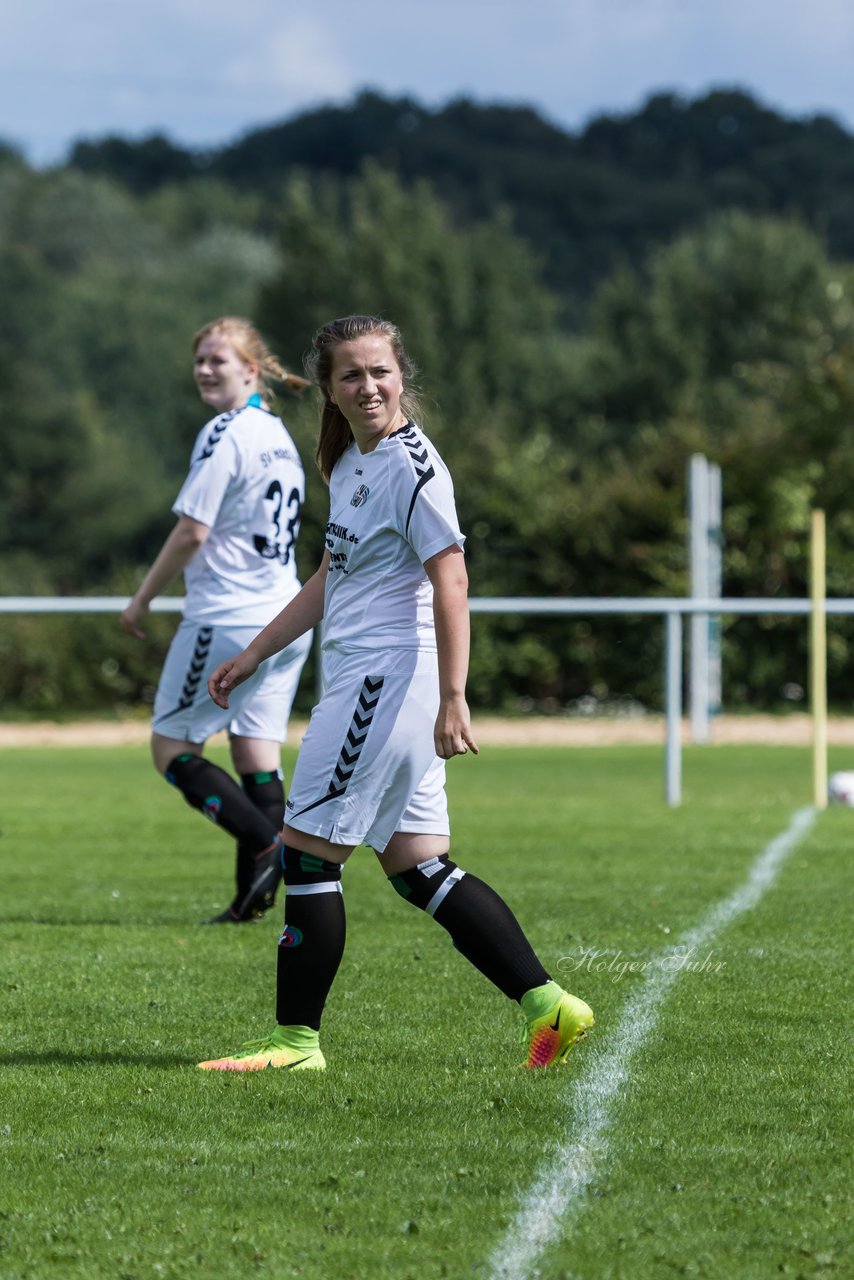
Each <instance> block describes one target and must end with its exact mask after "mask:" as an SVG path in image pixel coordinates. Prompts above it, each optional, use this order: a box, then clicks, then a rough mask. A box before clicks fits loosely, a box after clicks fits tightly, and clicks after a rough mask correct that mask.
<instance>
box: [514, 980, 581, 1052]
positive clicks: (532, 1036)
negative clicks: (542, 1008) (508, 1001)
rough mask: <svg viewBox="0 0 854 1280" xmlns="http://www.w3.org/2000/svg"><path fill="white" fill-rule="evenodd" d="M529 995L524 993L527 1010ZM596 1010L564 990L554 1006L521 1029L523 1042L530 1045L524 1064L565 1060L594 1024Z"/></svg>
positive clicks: (523, 1000)
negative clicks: (527, 996)
mask: <svg viewBox="0 0 854 1280" xmlns="http://www.w3.org/2000/svg"><path fill="white" fill-rule="evenodd" d="M525 1000H526V996H523V997H522V1007H523V1010H524V1011H525V1012H526V1013H527V1012H528V1010H525ZM593 1021H594V1019H593V1010H592V1009H591V1008H590V1006H589V1005H586V1004H585V1003H584V1001H583V1000H579V999H578V997H577V996H571V995H570V994H569V992H568V991H561V992H560V995H559V997H558V999H557V1000H556V1001H555V1002H554V1004H553V1005H552V1006H551V1008H550V1009H549V1010H548V1011H547V1012H546V1013H544V1014H542V1015H541V1016H540V1017H534V1018H530V1017H529V1018H528V1019H527V1021H526V1023H525V1026H524V1028H523V1030H522V1042H523V1044H527V1046H528V1060H527V1062H525V1063H523V1066H525V1067H550V1066H551V1065H552V1063H555V1062H560V1063H565V1062H566V1060H567V1058H568V1057H569V1051H570V1049H571V1048H572V1046H573V1045H574V1044H577V1043H578V1041H579V1040H583V1039H584V1037H585V1036H586V1035H587V1032H588V1030H589V1028H590V1027H592V1026H593Z"/></svg>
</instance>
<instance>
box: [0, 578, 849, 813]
mask: <svg viewBox="0 0 854 1280" xmlns="http://www.w3.org/2000/svg"><path fill="white" fill-rule="evenodd" d="M127 603H128V598H127V597H125V596H0V613H120V612H121V611H122V609H124V607H125V605H126V604H127ZM469 606H470V609H471V612H472V613H517V614H529V615H540V616H542V615H552V616H554V615H556V614H562V615H573V614H575V615H578V614H582V615H587V616H595V615H597V614H625V615H631V614H657V615H659V616H660V617H662V618H663V620H664V636H665V644H664V652H665V679H664V692H665V704H664V706H665V725H666V730H665V753H664V793H665V799H666V801H667V803H668V804H669V805H671V806H676V805H679V804H680V803H681V800H682V733H681V726H682V649H683V621H682V620H683V618H684V617H685V616H686V615H688V616H696V615H701V616H703V615H704V616H706V617H718V618H721V617H728V616H733V615H752V616H754V617H755V616H760V615H763V614H764V615H769V614H777V615H783V616H789V617H792V616H805V617H809V618H811V617H812V615H813V614H814V613H815V612H816V609H817V607H820V609H821V611H822V612H823V613H825V614H835V615H840V614H854V599H844V600H843V599H836V600H833V599H831V600H823V601H822V602H821V605H820V606H816V605H815V604H814V603H813V601H812V600H809V599H798V598H794V599H770V598H765V597H761V596H760V597H746V598H743V599H741V598H738V597H723V598H722V597H719V596H718V597H714V598H711V599H707V600H704V599H698V598H695V597H690V596H638V597H634V596H615V597H614V598H613V599H604V598H600V597H597V596H587V597H578V598H573V599H570V598H556V599H543V598H534V597H528V596H475V597H473V598H472V599H470V601H469ZM183 607H184V600H183V597H181V596H160V597H158V598H157V599H156V600H154V601H152V604H151V610H152V612H153V613H179V612H180V611H181V610H182V609H183Z"/></svg>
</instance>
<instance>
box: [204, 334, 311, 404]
mask: <svg viewBox="0 0 854 1280" xmlns="http://www.w3.org/2000/svg"><path fill="white" fill-rule="evenodd" d="M212 334H221V335H222V336H223V337H224V338H225V339H226V341H227V342H228V343H229V344H230V345H231V347H232V348H233V349H234V352H235V354H236V355H237V356H239V358H240V359H241V360H244V361H245V362H246V363H247V364H254V365H257V366H258V381H259V383H260V385H261V387H262V389H263V391H264V394H265V395H266V396H269V397H270V398H271V399H272V398H274V396H275V388H274V386H273V383H275V382H281V383H283V384H284V385H285V386H286V387H288V388H289V389H290V390H291V391H305V389H306V387H309V386H311V383H310V382H309V381H308V380H307V379H306V378H301V377H300V376H299V374H298V373H289V372H288V370H287V369H285V368H284V367H283V366H282V365H281V364H280V363H279V360H278V358H277V357H276V356H274V355H273V353H272V351H271V350H270V348H269V347H268V346H267V344H266V342H265V341H264V339H263V338H262V337H261V335H260V333H259V332H258V330H257V329H256V328H255V326H254V324H253V323H252V321H251V320H245V319H244V318H243V316H219V317H218V319H216V320H211V321H209V323H208V324H206V325H203V326H202V328H201V329H199V331H198V333H196V334H194V335H193V355H195V354H196V352H197V351H198V349H199V344H200V343H202V342H204V340H205V338H209V337H210V336H211V335H212Z"/></svg>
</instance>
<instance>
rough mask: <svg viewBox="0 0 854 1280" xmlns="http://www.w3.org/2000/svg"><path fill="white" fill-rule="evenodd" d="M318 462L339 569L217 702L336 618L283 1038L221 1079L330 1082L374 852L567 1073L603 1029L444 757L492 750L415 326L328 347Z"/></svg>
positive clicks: (301, 853) (264, 636)
mask: <svg viewBox="0 0 854 1280" xmlns="http://www.w3.org/2000/svg"><path fill="white" fill-rule="evenodd" d="M308 365H309V372H310V373H311V374H312V376H313V377H314V379H315V380H316V382H317V383H318V385H319V387H320V389H321V391H322V392H323V395H324V399H325V403H324V405H323V410H322V418H321V429H320V441H319V445H318V451H317V460H318V464H319V467H320V471H321V474H322V475H323V477H324V479H325V480H327V481H328V483H329V489H330V514H329V523H328V524H327V526H326V550H325V552H324V555H323V560H322V562H321V565H320V568H319V569H318V571H317V572H316V573H315V574H314V576H313V577H312V578H310V579H309V580H308V582H306V584H305V586H304V587H303V589H302V591H300V593H299V595H298V596H296V597H295V598H294V599H293V600H292V601H291V602H290V603H289V604H288V605H287V606H286V607H285V608H284V609H283V610H282V612H281V613H280V614H279V615H278V617H277V618H274V619H273V621H272V622H271V623H270V624H269V625H268V626H267V627H265V628H264V630H263V631H262V632H261V633H260V635H258V636H257V637H256V638H255V639H254V640H253V641H252V642H251V644H249V645H247V647H246V648H245V649H244V651H243V652H242V653H241V654H239V655H238V657H236V658H232V659H231V660H230V661H228V662H224V663H222V664H221V665H220V666H219V667H218V668H217V670H216V671H215V672H214V673H213V675H212V676H211V679H210V681H209V683H208V689H209V691H210V694H211V697H212V698H213V700H214V702H215V703H216V704H217V705H218V706H220V707H223V708H225V707H228V705H229V702H230V699H231V698H232V697H233V696H234V692H235V690H237V689H238V687H239V686H241V685H242V682H243V681H244V680H247V679H250V678H251V677H252V673H253V672H254V671H255V670H256V669H257V667H258V664H259V663H261V662H263V661H264V660H265V659H268V658H269V656H270V655H271V654H274V653H276V652H278V651H279V650H280V649H281V648H283V647H286V646H288V645H291V644H293V643H294V641H295V640H296V638H297V636H299V635H302V634H303V633H304V632H305V631H307V630H308V629H309V628H310V627H313V626H314V625H316V624H317V623H318V622H319V621H320V619H321V618H322V619H323V664H324V666H323V676H324V693H323V695H322V697H321V699H320V701H319V703H318V705H317V706H316V707H315V709H314V711H313V713H312V716H311V722H310V725H309V728H308V732H307V733H306V736H305V738H304V740H303V743H302V746H301V748H300V753H299V757H298V761H297V765H296V770H295V772H294V778H293V784H292V787H291V794H290V797H289V799H288V802H287V810H286V825H285V830H284V839H285V848H284V854H283V863H284V873H285V892H286V902H285V927H284V930H283V932H282V936H281V938H280V939H279V947H278V964H277V1008H276V1017H277V1024H278V1025H277V1026H276V1028H275V1030H274V1031H273V1032H272V1034H271V1035H268V1036H266V1037H265V1038H264V1039H261V1040H258V1041H254V1042H250V1043H249V1044H246V1045H244V1047H243V1049H242V1050H240V1051H239V1052H237V1053H233V1054H230V1055H229V1056H227V1057H224V1058H219V1059H213V1060H211V1061H207V1062H202V1063H200V1064H199V1065H200V1066H201V1067H202V1068H203V1069H205V1070H217V1071H258V1070H261V1069H263V1068H265V1067H284V1068H291V1069H312V1068H313V1069H323V1068H324V1067H325V1065H326V1063H325V1059H324V1057H323V1054H322V1052H321V1049H320V1041H319V1030H320V1020H321V1014H322V1012H323V1007H324V1004H325V1002H326V997H327V994H328V992H329V989H330V987H331V985H332V981H333V979H334V977H335V973H336V971H337V969H338V965H339V962H340V960H341V956H342V953H343V949H344V932H345V924H344V899H343V896H342V891H341V869H342V867H343V865H344V863H345V862H346V860H347V858H348V857H349V855H350V853H351V852H352V851H353V849H354V847H355V846H356V845H359V844H362V843H364V844H367V845H369V846H370V847H371V848H372V849H373V850H374V851H375V852H376V854H377V857H378V858H379V861H380V865H381V866H382V868H383V870H384V871H385V873H386V875H387V876H388V877H389V879H390V880H391V883H392V885H393V886H394V888H395V889H396V890H397V892H398V893H399V894H400V895H401V896H402V897H403V898H406V899H407V901H409V902H410V903H412V905H413V906H415V907H419V908H420V909H421V910H422V911H426V912H427V913H428V914H429V915H431V916H433V918H434V919H435V920H436V921H437V922H438V923H439V924H440V925H442V927H443V928H444V929H446V930H447V931H448V933H449V934H450V935H451V938H452V939H453V941H454V944H455V946H456V947H457V949H458V950H459V951H461V952H462V953H463V955H464V956H465V957H466V958H467V959H468V960H470V961H471V963H472V964H474V965H475V966H476V967H477V968H478V969H479V970H480V971H481V973H483V974H484V975H485V976H486V977H487V978H489V979H490V981H492V982H493V983H494V984H495V985H496V986H497V987H498V988H499V989H500V990H501V991H503V992H504V994H505V995H507V996H509V997H510V999H512V1000H516V1001H519V1002H520V1003H521V1006H522V1010H523V1012H524V1015H525V1018H526V1022H527V1044H528V1057H527V1061H526V1063H525V1065H526V1066H528V1067H544V1066H548V1065H549V1064H550V1063H553V1062H559V1061H564V1060H565V1059H566V1056H567V1054H568V1052H569V1050H570V1048H571V1047H572V1045H573V1044H574V1043H575V1042H576V1040H578V1039H580V1038H581V1037H582V1036H583V1035H584V1034H585V1033H586V1031H587V1028H588V1027H590V1026H592V1024H593V1014H592V1013H591V1011H590V1009H589V1008H588V1007H587V1005H586V1004H584V1002H583V1001H581V1000H579V999H577V998H576V997H574V996H571V995H568V994H567V993H566V992H565V991H563V990H562V989H561V988H560V987H559V986H558V984H557V983H556V982H553V981H551V980H550V978H549V975H548V973H546V971H545V969H544V968H543V966H542V964H541V963H540V961H539V960H538V959H537V957H536V955H535V954H534V952H533V950H532V949H531V946H530V944H529V942H528V940H527V938H526V937H525V935H524V933H523V932H522V930H521V928H520V926H519V924H518V922H517V921H516V919H515V917H514V916H513V914H512V912H511V911H510V910H509V908H508V907H507V906H506V905H505V903H504V902H503V901H502V900H501V898H499V897H498V895H497V894H496V893H495V892H493V890H492V889H490V888H489V887H488V886H487V885H486V884H484V883H483V881H481V880H478V879H477V878H476V877H475V876H473V875H469V874H466V873H465V872H464V871H463V870H462V868H461V867H458V866H457V865H456V863H454V862H453V861H452V860H451V857H450V855H449V848H450V839H449V833H450V827H449V824H448V807H447V801H446V797H445V789H444V781H445V761H446V760H448V759H450V758H451V757H452V756H455V755H465V754H466V752H468V751H471V752H473V753H474V754H477V745H476V743H475V739H474V737H473V734H472V727H471V722H470V719H469V709H468V706H467V704H466V697H465V682H466V675H467V669H468V650H469V617H468V603H467V577H466V570H465V562H464V558H463V552H462V546H463V535H462V534H461V533H460V530H459V525H458V523H457V514H456V509H455V505H454V492H453V486H452V484H451V477H450V475H449V474H448V471H447V469H446V467H445V465H444V463H443V462H442V459H441V458H440V457H439V455H438V453H437V452H436V450H435V449H434V447H433V445H432V444H431V443H430V441H429V440H428V439H427V437H426V436H425V435H424V433H423V431H422V430H421V428H420V427H419V426H418V425H417V417H418V405H417V401H416V399H415V397H414V395H413V392H412V388H411V386H410V378H411V374H412V367H411V364H410V362H409V360H408V358H407V355H406V353H405V351H404V349H403V345H402V341H401V337H400V334H399V332H398V330H397V328H396V327H395V326H394V325H392V324H390V323H388V322H387V321H385V320H381V319H378V318H376V317H372V316H349V317H347V318H346V319H343V320H335V321H332V322H331V323H330V324H328V325H325V326H324V327H323V328H322V329H320V330H319V331H318V333H317V334H316V335H315V338H314V343H313V347H312V352H311V354H310V356H309V358H308Z"/></svg>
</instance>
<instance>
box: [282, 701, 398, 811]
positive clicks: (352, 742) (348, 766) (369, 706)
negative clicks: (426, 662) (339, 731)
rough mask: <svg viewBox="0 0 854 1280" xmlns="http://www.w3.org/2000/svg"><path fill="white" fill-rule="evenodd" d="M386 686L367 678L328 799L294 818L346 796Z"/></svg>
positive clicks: (324, 797)
mask: <svg viewBox="0 0 854 1280" xmlns="http://www.w3.org/2000/svg"><path fill="white" fill-rule="evenodd" d="M383 683H384V677H383V676H377V677H376V679H375V680H372V679H371V677H370V676H365V679H364V682H363V684H362V687H361V689H360V690H359V696H358V698H357V699H356V708H355V710H354V712H353V718H352V720H351V721H350V726H349V728H348V729H347V733H346V736H345V738H344V745H343V746H342V748H341V753H340V755H339V756H338V760H337V763H336V765H335V768H334V769H333V771H332V779H331V781H330V783H329V789H328V791H327V792H326V795H325V796H321V797H320V799H319V800H315V801H313V803H312V804H309V805H306V807H305V808H304V809H299V810H298V811H297V813H294V814H292V815H291V817H294V818H296V817H297V816H298V815H299V814H300V813H308V811H309V810H310V809H316V808H317V807H318V805H321V804H325V803H326V801H327V800H335V799H336V798H337V797H338V796H343V794H344V792H345V791H346V790H347V786H348V784H349V782H350V779H351V777H352V776H353V770H354V769H355V768H356V764H357V763H358V760H359V756H360V755H361V754H362V747H363V746H364V745H365V739H366V738H367V736H368V730H369V729H370V727H371V724H372V722H373V718H374V713H375V712H376V709H377V704H378V702H379V700H380V694H381V693H382V687H383ZM286 821H287V818H286Z"/></svg>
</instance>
